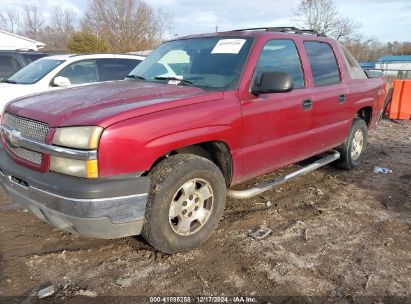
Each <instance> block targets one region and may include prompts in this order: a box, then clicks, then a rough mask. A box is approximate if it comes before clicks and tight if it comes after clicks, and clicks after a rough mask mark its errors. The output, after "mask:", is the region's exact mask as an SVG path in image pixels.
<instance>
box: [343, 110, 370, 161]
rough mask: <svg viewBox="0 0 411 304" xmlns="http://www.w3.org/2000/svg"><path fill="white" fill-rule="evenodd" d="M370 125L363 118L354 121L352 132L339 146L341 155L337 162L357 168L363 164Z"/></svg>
mask: <svg viewBox="0 0 411 304" xmlns="http://www.w3.org/2000/svg"><path fill="white" fill-rule="evenodd" d="M367 141H368V127H367V124H366V123H365V121H364V120H363V119H361V118H356V119H355V120H354V121H353V124H352V127H351V130H350V133H349V135H348V137H347V139H346V140H345V142H344V144H343V145H342V146H341V147H339V148H338V151H339V152H340V154H341V157H340V159H339V161H338V162H337V164H338V165H339V166H340V167H342V168H344V169H356V168H358V167H360V166H361V164H362V162H363V160H364V157H365V154H366V149H367Z"/></svg>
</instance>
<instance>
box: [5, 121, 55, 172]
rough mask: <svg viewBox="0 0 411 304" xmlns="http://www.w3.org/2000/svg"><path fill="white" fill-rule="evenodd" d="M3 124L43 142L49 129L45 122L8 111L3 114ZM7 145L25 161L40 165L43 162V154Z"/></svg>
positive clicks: (27, 136) (24, 135)
mask: <svg viewBox="0 0 411 304" xmlns="http://www.w3.org/2000/svg"><path fill="white" fill-rule="evenodd" d="M3 124H4V125H5V126H6V127H8V128H9V129H10V130H16V131H19V132H20V133H21V135H22V136H23V137H26V138H29V139H32V140H35V141H38V142H43V143H44V142H45V141H46V136H47V133H48V131H49V127H48V125H47V124H45V123H42V122H38V121H35V120H31V119H27V118H24V117H20V116H16V115H13V114H10V113H5V114H4V118H3ZM8 147H9V149H10V150H11V151H13V153H14V154H16V155H17V156H18V157H20V158H22V159H24V160H26V161H29V162H32V163H34V164H37V165H41V163H42V162H43V154H41V153H39V152H36V151H32V150H29V149H26V148H22V147H13V146H12V145H10V144H8Z"/></svg>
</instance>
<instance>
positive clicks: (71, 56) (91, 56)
mask: <svg viewBox="0 0 411 304" xmlns="http://www.w3.org/2000/svg"><path fill="white" fill-rule="evenodd" d="M116 58H117V59H135V60H144V59H145V57H144V56H138V55H130V54H129V55H127V54H63V55H51V56H47V57H44V59H54V60H70V61H78V60H83V59H116Z"/></svg>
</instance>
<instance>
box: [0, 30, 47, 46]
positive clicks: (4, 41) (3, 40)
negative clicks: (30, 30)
mask: <svg viewBox="0 0 411 304" xmlns="http://www.w3.org/2000/svg"><path fill="white" fill-rule="evenodd" d="M45 46H46V45H45V44H44V43H42V42H39V41H35V40H32V39H29V38H26V37H23V36H19V35H16V34H13V33H9V32H6V31H3V30H0V50H7V51H10V50H32V51H38V50H39V49H42V48H44V47H45Z"/></svg>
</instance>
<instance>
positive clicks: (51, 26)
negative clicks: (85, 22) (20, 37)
mask: <svg viewBox="0 0 411 304" xmlns="http://www.w3.org/2000/svg"><path fill="white" fill-rule="evenodd" d="M75 18H76V15H75V13H74V11H73V10H71V9H62V8H61V7H55V8H54V9H53V10H52V14H51V17H50V22H49V23H48V25H46V26H45V27H44V28H43V30H42V32H41V34H40V35H39V37H40V39H41V40H42V42H44V43H46V45H47V47H46V48H47V49H48V50H51V51H60V52H61V51H63V52H66V51H67V43H68V41H69V40H70V38H71V36H72V35H73V33H74V32H75V30H76V28H75Z"/></svg>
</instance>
